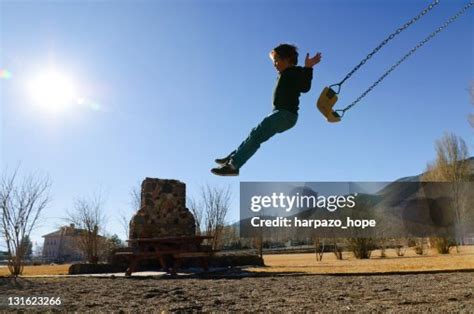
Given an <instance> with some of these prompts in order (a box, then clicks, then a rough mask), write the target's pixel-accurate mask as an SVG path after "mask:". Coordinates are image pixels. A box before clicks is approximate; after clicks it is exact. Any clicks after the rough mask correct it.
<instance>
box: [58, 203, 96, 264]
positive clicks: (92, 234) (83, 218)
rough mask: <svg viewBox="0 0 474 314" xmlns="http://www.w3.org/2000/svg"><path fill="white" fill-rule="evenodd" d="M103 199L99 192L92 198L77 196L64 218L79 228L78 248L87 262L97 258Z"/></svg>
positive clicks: (94, 260)
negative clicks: (71, 208)
mask: <svg viewBox="0 0 474 314" xmlns="http://www.w3.org/2000/svg"><path fill="white" fill-rule="evenodd" d="M102 207H103V200H102V197H101V195H100V194H96V195H95V196H94V197H93V198H85V197H82V198H79V199H77V200H76V202H75V205H74V209H73V210H72V211H70V212H68V213H67V214H68V217H67V218H66V219H67V220H68V221H69V222H70V223H72V224H74V225H75V227H77V229H79V232H80V237H79V241H78V246H79V249H80V250H81V251H82V252H83V253H84V255H85V256H86V257H87V261H88V262H89V263H97V262H98V258H99V250H100V244H101V243H100V241H101V236H100V235H99V233H100V232H103V229H104V223H105V216H104V214H103V209H102Z"/></svg>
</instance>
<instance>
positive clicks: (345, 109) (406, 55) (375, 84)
mask: <svg viewBox="0 0 474 314" xmlns="http://www.w3.org/2000/svg"><path fill="white" fill-rule="evenodd" d="M472 5H474V2H473V1H472V0H471V1H470V2H469V3H468V4H467V5H466V6H464V8H463V9H462V10H461V11H459V12H458V13H456V14H455V15H453V16H452V17H451V18H449V20H447V21H446V22H444V24H443V25H441V26H440V27H438V29H437V30H435V31H434V32H432V33H431V34H429V35H428V36H427V37H426V38H425V39H423V40H422V41H420V42H419V43H418V44H417V45H416V46H415V47H413V48H412V49H411V50H410V51H409V52H408V53H407V54H405V55H404V56H403V57H402V58H401V59H400V60H398V61H397V62H396V63H395V64H394V65H392V66H391V67H390V69H389V70H388V71H387V72H385V73H384V74H383V75H382V76H381V77H380V78H379V79H378V80H376V81H375V83H373V84H372V85H371V86H370V87H369V88H368V89H367V90H366V91H365V92H363V93H362V95H360V96H359V97H358V98H357V99H356V100H354V101H353V102H352V104H350V105H349V106H347V107H346V108H344V109H342V110H337V111H341V112H342V115H344V113H345V112H346V111H347V110H349V109H350V108H352V107H353V106H354V105H355V104H357V103H358V102H359V101H360V100H361V99H362V98H364V97H365V95H367V94H368V93H369V92H370V91H371V90H372V89H373V88H374V87H375V86H377V85H378V84H379V83H380V82H382V81H383V79H384V78H385V77H386V76H387V75H389V74H390V73H391V72H392V71H393V70H395V68H396V67H398V66H399V65H400V63H402V62H403V61H405V59H407V58H408V57H409V56H411V55H412V54H413V53H414V52H415V51H416V50H417V49H418V48H420V47H421V46H423V45H424V44H426V43H427V42H428V41H429V40H430V39H432V38H433V37H435V36H436V35H437V34H438V33H439V32H441V31H442V30H443V29H445V28H446V27H448V25H449V24H451V23H452V22H454V21H455V20H456V19H457V18H458V17H459V16H461V15H462V14H464V13H465V12H466V11H467V10H468V9H469V8H470V7H471V6H472Z"/></svg>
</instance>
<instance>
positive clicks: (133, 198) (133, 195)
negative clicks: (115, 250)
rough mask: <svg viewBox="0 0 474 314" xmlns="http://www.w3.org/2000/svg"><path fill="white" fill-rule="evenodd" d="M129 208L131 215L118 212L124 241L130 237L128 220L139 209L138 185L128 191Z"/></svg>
mask: <svg viewBox="0 0 474 314" xmlns="http://www.w3.org/2000/svg"><path fill="white" fill-rule="evenodd" d="M130 206H131V208H132V213H130V212H127V211H122V210H121V211H119V217H118V219H119V223H120V224H121V225H122V228H123V231H124V234H125V239H128V238H129V236H130V220H131V218H132V215H133V212H136V211H138V210H139V209H140V207H141V195H140V185H139V184H137V185H136V186H135V187H134V188H132V189H131V191H130Z"/></svg>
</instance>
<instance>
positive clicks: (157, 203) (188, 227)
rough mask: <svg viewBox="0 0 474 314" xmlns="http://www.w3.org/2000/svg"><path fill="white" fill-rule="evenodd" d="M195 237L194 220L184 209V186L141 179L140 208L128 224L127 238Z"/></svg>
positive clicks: (159, 180) (173, 181) (164, 181)
mask: <svg viewBox="0 0 474 314" xmlns="http://www.w3.org/2000/svg"><path fill="white" fill-rule="evenodd" d="M195 234H196V224H195V221H194V217H193V215H192V214H191V212H190V211H189V210H188V209H187V208H186V185H185V184H184V183H183V182H180V181H178V180H165V179H155V178H145V180H144V181H143V182H142V187H141V205H140V209H139V210H138V211H137V212H136V214H135V215H134V216H133V217H132V220H131V221H130V235H129V236H130V239H136V238H158V237H171V236H193V235H195Z"/></svg>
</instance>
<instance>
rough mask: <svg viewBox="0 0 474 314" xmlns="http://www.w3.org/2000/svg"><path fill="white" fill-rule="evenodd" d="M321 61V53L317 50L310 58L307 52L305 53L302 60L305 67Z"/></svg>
mask: <svg viewBox="0 0 474 314" xmlns="http://www.w3.org/2000/svg"><path fill="white" fill-rule="evenodd" d="M320 61H321V53H320V52H318V53H317V54H316V55H315V56H314V57H312V58H310V57H309V53H307V54H306V58H305V60H304V66H305V68H312V67H313V66H315V65H316V64H318V63H319V62H320Z"/></svg>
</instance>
